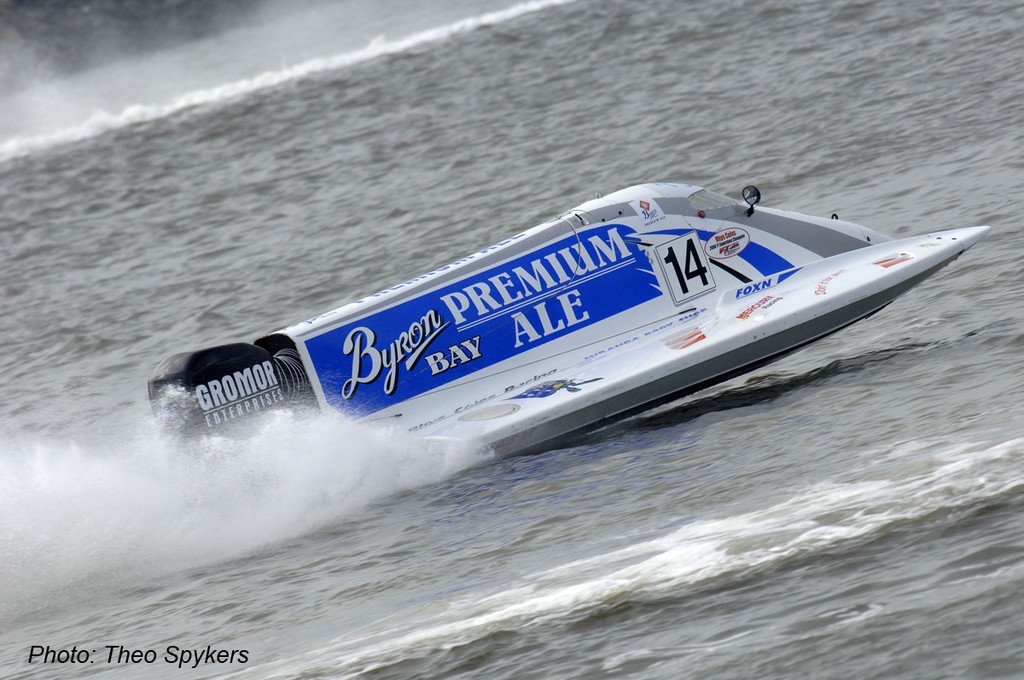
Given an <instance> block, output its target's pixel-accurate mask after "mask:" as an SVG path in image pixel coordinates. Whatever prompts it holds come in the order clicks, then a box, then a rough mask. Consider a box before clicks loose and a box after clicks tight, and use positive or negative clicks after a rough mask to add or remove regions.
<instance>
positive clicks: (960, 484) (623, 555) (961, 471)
mask: <svg viewBox="0 0 1024 680" xmlns="http://www.w3.org/2000/svg"><path fill="white" fill-rule="evenodd" d="M908 460H909V461H913V462H912V463H911V464H908V463H907V461H908ZM1022 460H1024V440H1022V439H1016V440H1011V441H1007V442H1003V443H1000V444H996V445H990V444H964V443H958V444H953V443H949V442H945V443H943V442H936V441H918V442H909V443H907V444H904V445H902V446H899V447H897V448H895V449H893V450H892V451H889V452H887V453H884V454H877V452H873V453H872V455H871V457H870V462H869V463H867V464H866V465H865V466H863V469H862V471H861V472H859V473H858V475H859V478H857V479H852V480H849V481H845V482H830V483H822V484H818V485H815V486H813V487H810V488H808V489H805V490H804V491H802V492H800V493H798V494H796V495H794V496H792V497H790V498H789V499H787V500H785V501H783V502H781V503H778V504H776V505H772V506H770V507H766V508H763V509H759V510H754V511H750V512H747V513H743V514H739V515H735V516H731V517H724V518H719V519H707V520H702V521H694V522H692V523H690V524H686V525H684V526H682V527H681V528H679V529H676V530H674V531H673V532H671V533H669V534H667V535H664V536H662V537H660V538H657V539H654V540H648V541H643V542H640V543H636V544H634V545H630V546H628V547H626V548H623V549H620V550H618V551H612V552H610V553H606V554H602V555H599V556H597V557H592V558H588V559H583V560H578V561H574V562H572V563H569V564H564V565H561V566H559V567H557V568H554V569H550V570H547V571H544V572H541V573H537V574H534V575H532V576H530V577H526V578H524V579H522V580H521V581H520V583H518V584H516V585H515V586H514V587H512V588H510V589H507V590H503V591H500V592H497V593H471V594H467V595H465V596H460V597H458V598H457V599H454V600H452V601H450V602H447V603H444V604H445V606H444V607H442V609H444V614H442V615H440V616H437V617H436V618H434V619H432V620H427V621H419V622H414V627H413V628H412V629H411V630H410V629H401V628H398V629H395V628H392V629H388V628H387V627H382V628H380V629H378V630H377V631H375V632H373V633H371V634H369V635H365V636H362V637H358V638H349V639H344V638H343V639H340V640H338V641H336V642H335V643H334V644H333V645H332V646H331V647H329V648H324V649H320V650H316V651H314V652H310V653H308V654H307V655H304V656H302V657H294V658H291V659H284V660H281V661H279V662H272V663H270V664H266V665H263V666H259V667H254V668H251V669H246V670H245V671H242V672H240V673H238V674H236V675H233V676H232V677H249V676H250V675H258V676H259V677H264V678H273V677H295V676H297V675H301V674H302V672H303V670H305V669H313V668H317V667H329V668H332V669H333V672H335V673H337V676H338V677H355V676H359V675H362V674H365V673H368V672H371V673H372V672H373V671H383V670H384V669H387V668H389V667H391V666H392V665H393V664H399V663H402V662H404V661H409V660H411V659H426V658H433V657H436V655H437V654H439V653H440V652H441V651H442V650H446V649H452V648H454V647H458V646H461V645H466V644H472V643H473V642H474V641H477V640H481V639H484V638H486V637H487V636H488V635H493V634H497V633H499V632H500V631H507V630H519V629H522V628H524V627H529V626H532V625H538V624H543V623H545V622H549V621H559V620H561V621H572V620H575V619H576V618H579V617H584V616H587V615H588V614H591V613H593V612H594V611H597V610H599V609H600V608H601V607H603V606H607V605H614V604H616V603H622V602H629V601H634V602H635V601H657V600H658V599H659V598H664V597H677V596H679V594H680V593H685V592H687V590H692V589H695V588H699V587H701V586H702V585H703V584H708V583H716V582H720V581H722V580H723V579H724V580H726V581H730V580H741V579H744V578H747V577H749V576H750V575H751V574H753V573H756V572H758V571H761V570H764V569H770V568H772V567H773V566H776V565H779V564H780V563H782V562H785V561H788V560H792V559H801V558H806V557H812V556H814V555H817V554H821V553H822V552H825V551H828V550H830V549H834V548H835V547H837V546H842V545H844V544H850V543H852V542H857V541H863V540H870V539H871V538H873V537H877V536H879V535H882V534H884V533H885V532H887V531H889V530H891V529H892V528H893V527H897V526H901V525H905V524H906V523H907V522H915V521H922V520H924V519H925V518H928V517H935V516H936V515H935V513H948V512H954V511H957V510H961V509H970V508H974V507H977V506H979V505H984V504H987V503H990V502H992V501H994V500H998V499H1000V498H1003V497H1005V496H1006V495H1007V494H1012V493H1016V492H1017V491H1019V489H1020V488H1021V485H1022V482H1021V480H1020V478H1019V474H1018V473H1017V471H1018V470H1019V468H1020V464H1021V462H1022Z"/></svg>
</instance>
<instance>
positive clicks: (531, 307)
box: [149, 183, 989, 456]
mask: <svg viewBox="0 0 1024 680" xmlns="http://www.w3.org/2000/svg"><path fill="white" fill-rule="evenodd" d="M743 199H744V202H740V201H737V200H734V199H731V198H729V197H727V196H723V195H721V194H717V193H714V192H712V191H708V190H706V189H704V188H701V187H698V186H693V185H690V184H675V183H652V184H642V185H638V186H633V187H629V188H626V189H623V190H621V191H617V192H615V193H612V194H609V195H607V196H604V197H599V198H597V199H594V200H591V201H588V202H586V203H583V204H582V205H580V206H578V207H577V208H574V209H572V210H570V211H568V212H566V213H564V214H562V215H561V216H559V217H558V218H556V219H553V220H551V221H548V222H545V223H544V224H541V225H539V226H537V227H534V228H532V229H529V230H527V231H524V232H522V233H520V234H517V235H515V236H511V237H510V238H507V239H505V240H504V241H501V242H500V243H498V244H496V245H494V246H491V247H489V248H486V249H484V250H482V251H480V252H477V253H475V254H472V255H469V256H468V257H465V258H463V259H461V260H458V261H456V262H453V263H452V264H450V265H447V266H444V267H440V268H438V269H435V270H434V271H431V272H429V273H427V274H424V275H422V276H418V277H416V278H414V279H411V280H409V281H406V282H404V283H400V284H398V285H396V286H394V287H392V288H388V289H387V290H384V291H381V292H379V293H375V294H373V295H370V296H368V297H365V298H363V299H360V300H357V301H355V302H352V303H350V304H347V305H345V306H343V307H341V308H339V309H336V310H333V311H330V312H328V313H326V314H322V315H320V316H317V317H314V318H312V319H309V320H306V321H302V322H300V323H298V324H296V325H293V326H290V327H288V328H284V329H282V330H279V331H277V332H274V333H271V334H269V335H265V336H263V337H260V338H259V339H257V340H255V341H254V343H252V344H247V343H237V344H231V345H223V346H219V347H213V348H209V349H205V350H200V351H197V352H186V353H183V354H176V355H174V356H171V357H169V358H168V359H166V360H165V361H164V362H163V363H161V364H160V365H159V366H158V367H157V368H156V370H155V372H154V373H153V376H152V378H151V379H150V382H149V394H150V399H151V401H152V403H153V406H154V409H155V411H156V413H157V414H158V416H159V417H160V418H161V419H162V420H163V421H164V422H165V423H167V424H168V425H169V426H170V427H172V428H174V429H176V430H177V431H180V432H191V433H200V434H202V433H220V432H238V431H239V430H243V431H244V430H246V429H252V428H253V427H254V424H255V419H256V418H257V417H258V416H259V415H260V414H262V413H264V412H266V411H268V410H274V409H280V408H291V409H295V408H302V407H309V408H313V409H316V408H319V409H336V410H339V411H341V412H343V413H345V414H348V415H349V416H351V417H352V418H355V419H359V420H364V421H379V422H381V423H383V424H385V425H387V426H388V427H393V428H399V429H401V430H406V431H408V432H411V433H415V434H416V435H417V436H421V437H423V438H426V439H430V440H443V441H458V442H463V443H465V444H467V445H469V446H472V447H479V448H480V449H490V450H492V451H493V452H494V453H495V454H497V455H499V456H503V455H512V454H522V453H529V452H535V451H539V450H543V449H546V448H552V447H557V446H559V445H563V444H565V443H567V442H570V441H571V440H572V437H573V436H574V435H576V434H578V433H580V432H581V431H585V430H591V429H593V428H594V427H596V426H598V425H599V424H603V423H606V422H608V421H609V420H611V419H615V418H621V417H623V416H625V415H628V414H632V413H637V412H639V411H641V410H643V409H647V408H650V407H652V406H655V405H659V404H663V403H666V402H668V401H670V400H674V399H677V398H679V397H682V396H685V395H687V394H690V393H693V392H695V391H697V390H700V389H703V388H705V387H708V386H710V385H713V384H715V383H718V382H721V381H724V380H727V379H730V378H733V377H735V376H737V375H740V374H742V373H745V372H747V371H750V370H753V369H755V368H757V367H759V366H762V365H764V364H765V363H767V362H769V361H772V360H774V359H778V358H780V357H782V356H784V355H786V354H788V353H789V352H792V351H794V350H796V349H799V348H800V347H803V346H804V345H807V344H808V343H810V342H813V341H815V340H818V339H820V338H823V337H825V336H827V335H829V334H831V333H834V332H836V331H838V330H840V329H842V328H844V327H845V326H848V325H849V324H852V323H853V322H855V321H858V320H860V319H863V318H865V317H868V316H870V315H872V314H874V313H875V312H877V311H879V310H880V309H882V308H883V307H885V306H886V305H888V304H889V303H891V302H892V301H893V300H894V299H895V298H896V297H898V296H899V295H901V294H903V293H905V292H906V291H908V290H910V289H911V288H913V287H914V286H916V285H918V284H919V283H921V282H922V281H924V280H925V279H927V278H928V277H930V276H932V275H933V274H935V273H936V272H938V271H939V270H940V269H942V268H943V267H945V266H946V265H947V264H949V263H950V262H952V261H953V260H955V259H956V258H957V257H959V256H960V254H961V253H963V252H964V251H965V250H967V249H968V248H970V247H971V246H972V245H974V244H975V243H976V242H978V241H979V240H980V239H981V238H983V237H984V236H985V234H986V233H988V231H989V227H984V226H981V227H968V228H962V229H955V230H951V231H939V232H932V233H929V234H926V235H922V236H914V237H911V238H902V239H899V240H893V239H892V238H890V237H888V236H885V235H883V234H880V233H878V232H876V231H874V230H872V229H869V228H867V227H863V226H860V225H857V224H853V223H851V222H845V221H842V220H840V219H838V217H837V216H836V215H832V218H831V219H828V218H820V217H812V216H809V215H803V214H800V213H796V212H790V211H785V210H777V209H771V208H766V207H761V206H760V205H759V202H760V192H759V191H758V190H757V188H756V187H753V186H748V187H746V188H745V189H744V190H743Z"/></svg>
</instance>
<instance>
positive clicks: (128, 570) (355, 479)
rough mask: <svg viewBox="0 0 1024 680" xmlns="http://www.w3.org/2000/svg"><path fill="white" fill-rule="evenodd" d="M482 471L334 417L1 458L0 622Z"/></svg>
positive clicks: (47, 447) (30, 445)
mask: <svg viewBox="0 0 1024 680" xmlns="http://www.w3.org/2000/svg"><path fill="white" fill-rule="evenodd" d="M481 460H482V457H481V455H480V454H474V453H472V452H469V451H464V450H456V449H455V448H454V447H436V448H433V449H431V448H429V447H426V448H425V447H424V445H423V442H422V441H417V442H416V443H415V444H413V443H412V442H410V441H408V440H406V439H405V438H403V437H402V436H401V435H400V434H397V433H394V432H389V431H386V430H381V429H370V428H368V427H367V426H361V425H357V424H354V423H352V422H350V421H347V420H345V419H343V418H342V417H340V416H335V415H324V416H322V417H319V418H317V419H314V420H299V419H296V418H293V417H292V416H290V415H288V414H280V415H279V416H277V417H275V418H268V422H267V424H266V427H265V428H264V430H263V431H262V432H261V433H260V435H259V436H258V437H254V438H251V439H248V440H244V441H232V440H211V441H206V442H203V443H200V444H193V445H191V446H183V445H182V444H181V443H179V442H175V441H171V440H169V439H166V438H163V437H160V436H158V435H156V434H155V433H153V432H148V433H139V434H135V435H133V436H131V437H128V438H126V440H125V441H121V442H114V441H112V442H111V443H110V445H109V447H107V448H106V449H105V450H96V449H95V448H92V449H83V448H81V447H80V446H77V445H75V444H55V443H49V442H40V441H25V442H20V443H14V444H4V445H3V450H2V451H0V603H2V604H0V618H3V617H6V616H11V615H16V614H18V613H19V612H22V611H25V610H27V609H36V608H42V607H45V606H47V604H48V602H50V601H53V602H59V601H61V600H62V598H63V597H64V596H65V595H66V594H67V593H69V592H72V591H73V592H75V593H77V594H81V593H82V591H83V590H87V589H88V588H90V587H99V588H105V587H109V583H110V582H122V583H123V582H124V581H125V580H131V579H133V578H135V579H138V578H145V577H146V575H147V574H157V573H168V572H170V571H173V570H177V569H181V568H185V567H189V566H194V565H198V564H205V563H210V562H213V561H216V560H219V559H224V558H227V557H231V556H235V555H241V554H244V553H246V552H249V551H252V550H254V549H257V548H259V547H260V546H264V545H267V544H270V543H273V542H275V541H279V540H282V539H284V538H288V537H294V536H299V535H301V534H303V533H304V532H308V531H310V530H312V529H315V528H317V527H321V526H324V525H327V524H329V523H331V522H332V521H336V520H337V519H338V518H339V517H340V516H343V515H344V514H345V513H347V512H351V511H352V510H354V509H356V508H358V507H360V506H362V505H365V504H366V503H367V502H369V501H371V500H373V499H376V498H380V497H382V496H385V495H387V494H390V493H393V492H395V491H399V490H402V489H408V488H413V487H416V486H420V485H424V484H429V483H433V482H436V481H439V480H441V479H443V478H445V477H446V476H449V475H451V474H453V473H454V472H455V471H457V470H460V469H463V468H465V467H467V466H469V465H472V464H474V463H476V462H479V461H481ZM104 583H106V584H107V585H103V584H104Z"/></svg>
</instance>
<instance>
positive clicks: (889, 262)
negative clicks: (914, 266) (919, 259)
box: [874, 253, 914, 269]
mask: <svg viewBox="0 0 1024 680" xmlns="http://www.w3.org/2000/svg"><path fill="white" fill-rule="evenodd" d="M913 259H914V256H913V255H910V254H909V253H900V254H899V255H896V256H895V257H887V258H885V259H884V260H879V261H878V262H875V263H874V264H877V265H878V266H879V267H885V268H886V269H888V268H889V267H895V266H896V265H898V264H902V263H903V262H907V261H908V260H913Z"/></svg>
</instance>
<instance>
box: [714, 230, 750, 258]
mask: <svg viewBox="0 0 1024 680" xmlns="http://www.w3.org/2000/svg"><path fill="white" fill-rule="evenodd" d="M749 243H750V234H748V233H747V232H746V230H744V229H740V228H739V227H726V228H725V229H722V230H720V231H716V232H715V233H714V234H712V236H711V238H709V239H708V242H707V243H706V244H705V245H704V250H705V251H706V252H707V254H708V257H710V258H712V259H714V260H725V259H728V258H730V257H734V256H736V255H739V254H740V253H742V252H743V249H744V248H746V247H747V244H749Z"/></svg>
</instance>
